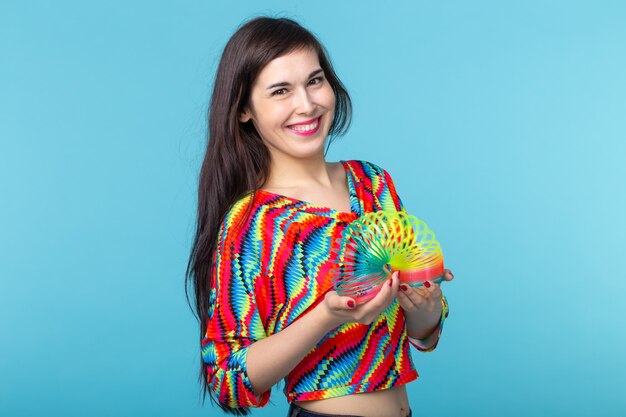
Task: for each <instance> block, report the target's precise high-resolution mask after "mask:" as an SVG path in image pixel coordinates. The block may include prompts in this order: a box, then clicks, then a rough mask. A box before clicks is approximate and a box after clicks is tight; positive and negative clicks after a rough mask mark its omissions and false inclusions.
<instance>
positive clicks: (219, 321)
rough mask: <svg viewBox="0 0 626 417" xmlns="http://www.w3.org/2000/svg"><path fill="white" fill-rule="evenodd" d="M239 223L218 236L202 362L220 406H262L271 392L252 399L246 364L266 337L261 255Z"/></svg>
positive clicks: (230, 222)
mask: <svg viewBox="0 0 626 417" xmlns="http://www.w3.org/2000/svg"><path fill="white" fill-rule="evenodd" d="M236 223H237V220H236V219H228V218H227V219H226V220H225V222H224V224H223V225H222V228H221V230H220V234H219V237H218V244H217V248H216V251H215V256H214V263H213V277H212V288H211V292H210V298H209V303H210V304H209V314H208V318H207V330H206V334H205V337H204V339H203V340H202V358H203V361H204V363H205V366H206V372H207V375H208V381H209V387H210V389H211V391H212V392H213V394H214V398H216V399H217V400H218V401H219V402H220V403H221V404H222V405H224V406H226V407H230V408H248V407H263V406H265V405H266V404H267V402H268V401H269V398H270V391H267V392H265V393H263V394H262V395H260V396H256V395H255V394H254V391H253V388H252V384H251V382H250V379H249V378H248V372H247V363H246V357H247V353H248V349H249V348H250V346H251V345H252V344H253V343H254V342H255V341H257V340H260V339H262V338H265V337H267V334H266V332H265V329H264V327H263V324H262V320H261V317H260V315H259V310H258V307H257V299H256V297H255V291H254V283H255V281H256V280H257V278H258V277H259V276H260V274H261V268H260V264H261V262H260V256H261V255H260V253H259V252H258V250H259V249H258V247H259V244H258V242H256V243H255V241H253V240H252V239H255V237H254V234H253V233H247V231H246V229H245V226H244V228H243V229H240V228H235V227H234V226H233V224H236Z"/></svg>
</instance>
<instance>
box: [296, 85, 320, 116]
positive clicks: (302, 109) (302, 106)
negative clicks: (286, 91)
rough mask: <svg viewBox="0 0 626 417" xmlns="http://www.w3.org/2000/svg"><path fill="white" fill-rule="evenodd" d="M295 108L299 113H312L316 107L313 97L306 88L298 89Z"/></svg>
mask: <svg viewBox="0 0 626 417" xmlns="http://www.w3.org/2000/svg"><path fill="white" fill-rule="evenodd" d="M295 101H296V102H295V103H294V104H295V108H296V112H297V113H298V114H310V113H311V112H312V111H313V109H314V108H315V104H313V100H312V97H311V96H310V94H309V91H308V90H307V89H306V88H301V89H298V91H297V94H296V95H295Z"/></svg>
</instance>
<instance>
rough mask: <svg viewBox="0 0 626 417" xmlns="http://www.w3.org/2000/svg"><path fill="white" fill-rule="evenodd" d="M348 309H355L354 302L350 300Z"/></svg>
mask: <svg viewBox="0 0 626 417" xmlns="http://www.w3.org/2000/svg"><path fill="white" fill-rule="evenodd" d="M348 307H350V308H354V301H352V300H348Z"/></svg>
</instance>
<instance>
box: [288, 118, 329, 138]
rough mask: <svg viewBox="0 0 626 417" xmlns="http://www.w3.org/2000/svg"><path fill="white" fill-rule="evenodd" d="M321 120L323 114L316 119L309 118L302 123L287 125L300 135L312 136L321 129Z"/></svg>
mask: <svg viewBox="0 0 626 417" xmlns="http://www.w3.org/2000/svg"><path fill="white" fill-rule="evenodd" d="M321 121H322V116H320V117H317V118H315V119H311V120H307V121H305V122H302V123H296V124H293V125H289V126H287V129H289V130H291V131H292V132H293V133H295V134H297V135H300V136H310V135H313V134H315V133H316V132H317V131H318V130H319V128H320V124H321Z"/></svg>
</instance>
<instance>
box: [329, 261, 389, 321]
mask: <svg viewBox="0 0 626 417" xmlns="http://www.w3.org/2000/svg"><path fill="white" fill-rule="evenodd" d="M399 284H400V279H399V277H398V276H397V272H396V273H394V274H393V275H392V276H391V278H390V279H389V280H388V281H386V282H385V283H383V285H382V288H381V289H380V291H379V292H378V294H376V297H374V298H372V299H371V300H370V301H368V302H366V303H363V304H359V305H356V302H355V301H354V299H353V298H351V297H346V296H341V295H339V294H337V291H329V292H328V293H326V296H325V297H324V301H323V302H321V303H320V304H319V307H320V308H321V309H323V310H324V312H325V315H326V317H327V318H328V320H329V323H330V324H331V325H332V328H334V327H337V326H339V325H341V324H343V323H348V322H354V323H361V324H371V323H372V322H374V321H375V320H376V319H377V318H378V316H380V314H381V313H382V312H383V311H385V310H386V309H387V308H388V307H389V306H390V305H391V303H392V302H393V300H394V299H395V298H396V295H397V293H398V287H399Z"/></svg>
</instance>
